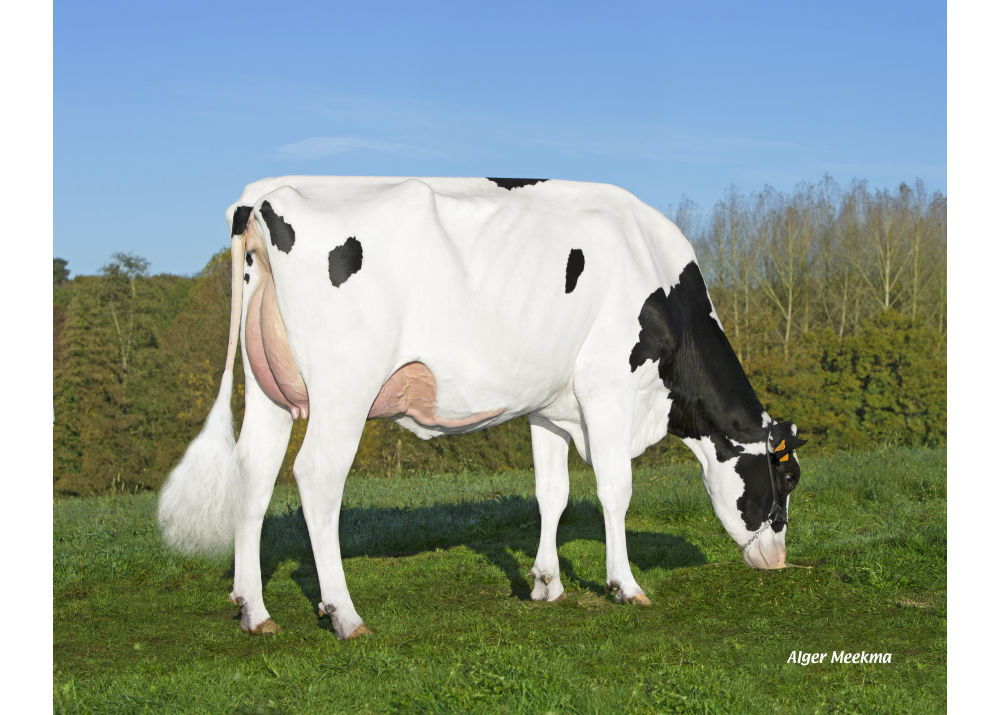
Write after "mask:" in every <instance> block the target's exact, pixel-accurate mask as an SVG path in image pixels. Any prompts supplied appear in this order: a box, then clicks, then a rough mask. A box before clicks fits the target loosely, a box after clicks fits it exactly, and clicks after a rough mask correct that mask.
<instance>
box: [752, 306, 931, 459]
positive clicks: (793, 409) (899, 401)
mask: <svg viewBox="0 0 1000 715" xmlns="http://www.w3.org/2000/svg"><path fill="white" fill-rule="evenodd" d="M748 367H749V369H748V373H749V375H750V378H751V382H752V383H753V385H754V388H755V389H756V390H757V394H758V396H759V397H760V398H761V401H762V402H763V403H764V405H765V406H766V407H767V408H768V409H769V410H770V411H771V414H772V416H775V417H779V418H780V419H791V420H794V421H795V423H796V424H797V425H798V426H799V430H800V432H801V433H803V434H804V435H805V436H806V437H807V438H808V439H810V440H813V444H810V446H809V447H807V448H806V449H809V450H813V449H817V448H818V449H820V450H824V449H870V448H872V447H874V446H878V445H881V444H899V445H906V446H916V445H926V446H931V447H934V446H942V445H944V444H946V442H947V393H946V384H947V374H946V373H947V357H946V354H945V346H944V340H943V339H942V338H941V336H940V335H938V334H937V333H936V332H934V331H932V330H930V329H929V328H927V327H926V325H924V324H923V323H921V322H918V321H915V320H912V319H910V318H907V317H904V316H902V315H900V314H898V313H896V312H894V311H889V312H886V313H883V314H881V315H880V316H878V317H876V318H875V319H873V320H871V321H869V322H867V323H865V324H864V325H863V326H862V327H861V329H860V330H859V331H858V333H857V334H856V335H853V336H850V337H845V338H843V340H841V339H840V338H838V337H837V336H836V335H835V334H834V333H833V332H832V331H830V330H826V331H823V332H821V333H812V334H810V335H807V336H806V337H805V338H804V339H803V344H802V346H801V349H800V350H799V351H798V352H797V354H796V355H794V356H793V357H792V358H791V360H789V361H786V360H784V359H783V358H781V357H779V356H777V355H771V356H768V357H766V358H764V359H761V360H758V361H757V362H755V363H753V364H751V365H750V366H748Z"/></svg>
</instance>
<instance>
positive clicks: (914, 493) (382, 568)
mask: <svg viewBox="0 0 1000 715" xmlns="http://www.w3.org/2000/svg"><path fill="white" fill-rule="evenodd" d="M801 461H802V475H803V476H802V481H801V484H800V486H799V488H798V489H797V490H796V492H795V494H794V495H793V497H792V502H791V509H790V520H791V529H790V532H789V535H788V540H787V545H788V560H789V562H790V563H791V564H794V565H795V567H793V568H787V569H785V570H782V571H777V572H762V571H754V570H752V569H750V568H748V567H746V566H744V565H743V563H742V561H741V560H740V558H739V550H738V548H737V547H736V546H735V544H733V543H732V542H731V541H730V539H729V537H728V536H726V534H725V532H724V531H723V530H722V527H721V526H720V524H719V523H718V521H717V519H716V518H715V516H714V514H713V513H712V510H711V506H710V504H709V501H708V497H707V495H706V494H705V491H704V488H703V487H702V485H701V478H700V473H699V470H698V468H697V466H696V465H695V464H693V463H688V464H679V465H674V466H669V467H661V468H658V469H653V468H649V467H643V468H641V469H638V470H637V472H636V476H635V489H634V497H633V501H632V507H631V509H630V510H629V514H628V519H627V530H628V548H629V556H630V557H631V559H632V564H633V571H634V573H635V575H636V578H637V579H638V581H639V583H640V585H642V587H643V588H644V589H645V591H646V593H647V595H649V597H650V598H651V599H652V602H653V605H652V606H649V607H642V606H629V605H619V604H615V603H614V602H613V601H612V599H611V597H610V596H609V595H608V594H607V593H606V592H605V589H604V533H603V532H604V529H603V522H602V518H601V512H600V507H599V504H598V501H597V497H596V494H595V486H594V480H593V475H592V473H588V472H579V473H574V474H573V475H572V477H571V478H572V491H571V501H570V506H569V508H568V509H567V511H566V513H565V514H564V515H563V518H562V522H561V526H560V531H559V554H560V561H561V566H562V574H563V576H562V578H563V583H564V584H565V586H566V590H567V595H568V599H567V600H566V601H565V602H564V603H560V604H536V603H533V602H531V601H530V599H529V592H530V582H529V581H528V580H526V579H525V576H524V575H525V574H526V573H527V571H528V570H529V569H530V567H531V564H532V561H533V558H534V554H535V549H536V547H537V543H538V533H539V518H538V509H537V504H536V502H535V500H534V497H533V486H534V483H533V476H532V474H531V473H530V472H523V471H522V472H514V473H503V474H457V475H456V474H450V475H440V476H433V475H429V476H409V477H397V478H374V477H363V476H362V477H352V478H350V479H349V480H348V484H347V491H346V498H345V506H344V511H343V513H342V516H341V534H342V547H343V552H344V557H345V560H344V568H345V571H346V573H347V579H348V585H349V586H350V588H351V593H352V595H353V598H354V602H355V605H356V606H357V609H358V612H359V613H360V614H361V616H362V617H363V618H364V619H365V623H366V625H367V626H368V627H369V628H371V629H372V630H373V631H374V634H373V635H368V636H364V637H361V638H358V639H356V640H353V641H348V642H343V641H339V640H337V639H336V637H335V636H334V634H333V633H332V631H331V630H330V627H329V622H328V620H326V619H322V618H320V617H319V616H318V615H317V613H316V609H315V606H316V603H317V602H318V601H319V600H320V594H319V589H318V583H317V578H316V571H315V566H314V564H313V560H312V552H311V550H310V546H309V541H308V535H307V532H306V527H305V523H304V521H303V519H302V512H301V509H300V506H299V501H298V494H297V492H296V491H295V488H294V487H285V486H281V487H279V488H278V489H277V490H276V492H275V495H274V498H273V500H272V504H271V509H270V512H269V516H268V518H267V520H266V521H265V523H264V533H263V546H262V561H263V565H264V575H265V587H264V596H265V599H266V601H267V605H268V607H269V610H270V612H271V615H272V617H273V618H274V620H275V621H276V622H277V623H278V624H279V625H280V626H281V627H282V628H283V629H284V632H283V633H281V634H279V635H277V636H274V637H253V636H248V635H245V634H244V633H242V632H241V631H240V629H239V625H238V618H237V609H236V607H234V606H232V605H230V604H229V602H228V601H227V596H228V594H229V592H230V588H231V578H232V571H231V566H232V564H231V557H230V558H228V559H227V558H220V559H214V560H211V559H202V558H183V557H180V556H178V555H176V554H174V553H171V552H170V551H168V550H166V549H165V548H164V547H163V545H162V544H161V542H160V539H159V535H158V533H157V529H156V522H155V513H156V495H155V494H153V493H149V492H145V493H144V492H140V493H138V494H128V493H124V494H123V493H117V494H113V495H107V496H101V497H88V498H69V499H63V500H58V501H57V502H56V503H55V505H54V515H55V516H54V533H53V566H54V592H55V604H54V606H55V607H54V614H55V616H54V622H53V636H54V641H55V643H54V673H53V697H54V707H55V711H56V712H57V713H91V712H93V713H351V714H352V715H353V714H355V713H384V712H416V713H451V712H481V713H492V712H498V713H499V712H503V713H605V712H607V713H618V714H623V715H624V714H627V713H678V712H685V713H686V712H691V713H730V712H732V713H758V712H767V713H816V712H819V713H882V712H891V713H938V712H944V710H945V693H946V686H945V663H946V645H945V642H946V640H945V636H946V613H947V599H946V593H947V591H946V568H945V566H946V538H947V537H946V533H947V532H946V529H947V524H946V508H945V507H946V451H945V450H930V449H893V450H883V451H875V452H869V453H862V454H843V453H841V454H837V455H831V456H826V457H817V458H813V459H810V458H808V456H805V457H803V458H802V460H801ZM834 650H836V651H842V650H843V651H848V652H860V651H866V652H869V653H870V652H879V653H892V662H891V663H889V664H874V665H871V664H865V665H862V664H840V663H833V664H831V663H830V657H829V656H828V657H827V658H826V659H825V663H823V664H816V665H808V666H802V665H797V664H793V663H788V662H787V660H788V657H789V655H790V654H791V653H792V651H807V652H810V653H812V652H816V653H830V652H831V651H834Z"/></svg>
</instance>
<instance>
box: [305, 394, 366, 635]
mask: <svg viewBox="0 0 1000 715" xmlns="http://www.w3.org/2000/svg"><path fill="white" fill-rule="evenodd" d="M355 422H356V424H355ZM363 427H364V417H361V419H360V420H359V421H358V420H355V421H350V420H336V419H325V418H324V414H323V410H321V409H317V408H316V407H314V408H313V409H312V416H311V417H310V419H309V427H308V428H307V429H306V436H305V439H304V440H303V441H302V448H301V449H300V450H299V455H298V457H296V459H295V466H294V467H293V471H294V474H295V481H296V482H297V483H298V487H299V494H300V495H301V497H302V513H303V515H304V516H305V519H306V526H307V527H308V528H309V540H310V541H311V542H312V549H313V556H314V557H315V559H316V572H317V575H318V576H319V588H320V598H321V599H322V600H321V601H320V602H319V603H318V604H317V607H318V609H319V612H320V614H325V615H328V616H330V621H331V623H332V624H333V630H334V632H335V633H336V634H337V636H338V637H339V638H342V639H345V640H346V639H348V638H355V637H357V636H359V635H361V634H363V633H370V632H371V631H369V630H368V629H367V628H365V625H364V623H363V622H362V620H361V616H359V615H358V612H357V611H356V610H355V609H354V602H353V601H352V600H351V594H350V592H349V591H348V590H347V580H346V579H345V578H344V566H343V564H342V563H341V558H340V505H341V500H342V498H343V495H344V483H345V482H346V481H347V473H348V471H349V470H350V468H351V462H353V461H354V454H355V452H357V449H358V442H359V441H360V439H361V430H362V428H363Z"/></svg>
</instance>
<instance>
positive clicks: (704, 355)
mask: <svg viewBox="0 0 1000 715" xmlns="http://www.w3.org/2000/svg"><path fill="white" fill-rule="evenodd" d="M647 360H652V361H653V362H656V361H659V365H658V366H657V368H658V374H659V377H660V379H661V380H662V381H663V385H664V386H665V387H666V388H667V389H668V390H669V391H670V397H671V400H672V402H671V405H670V416H669V427H668V431H669V432H670V433H671V434H673V435H676V436H678V437H680V438H682V439H686V438H692V439H700V438H702V437H709V438H710V439H711V440H712V443H713V445H714V446H715V451H716V457H717V458H718V459H719V461H727V460H729V459H732V458H733V457H738V460H737V462H736V471H737V473H738V474H739V475H740V476H741V477H742V478H743V481H744V483H745V485H746V488H745V490H744V493H743V495H742V496H741V497H740V499H739V500H738V501H737V507H738V508H739V509H740V511H741V512H742V513H743V520H744V522H745V523H746V525H747V528H748V529H750V530H751V531H755V530H757V529H759V528H760V525H761V524H762V523H763V522H764V520H765V519H767V516H768V514H769V513H770V511H771V505H772V502H773V496H772V490H771V480H770V477H769V472H768V468H767V460H768V459H769V457H768V456H767V455H759V454H758V455H753V454H745V453H744V449H743V447H741V446H740V445H738V444H735V443H734V442H741V443H743V444H752V443H760V442H763V441H764V440H765V439H766V438H767V429H765V428H764V427H763V426H762V423H761V418H762V414H763V412H764V407H763V406H762V405H761V403H760V400H758V399H757V395H756V394H755V393H754V391H753V387H751V385H750V381H749V380H748V379H747V376H746V373H745V372H743V368H742V366H741V365H740V361H739V359H737V357H736V353H735V352H733V348H732V346H731V345H730V344H729V340H728V339H727V338H726V334H725V333H724V332H722V328H721V327H719V324H718V322H716V320H715V318H713V317H712V303H711V301H710V300H709V297H708V290H707V289H706V287H705V281H704V279H703V278H702V275H701V271H700V270H698V265H697V264H696V263H695V262H694V261H692V262H691V263H689V264H687V266H685V267H684V270H683V271H681V275H680V279H679V281H678V283H677V285H675V286H674V287H673V288H672V289H671V290H670V293H669V295H668V294H667V293H666V292H665V291H664V290H663V289H662V288H658V289H657V290H655V291H654V292H653V293H651V294H650V296H649V297H648V298H646V301H645V302H644V303H643V305H642V309H641V310H640V311H639V340H638V342H636V344H635V346H634V347H633V348H632V353H631V355H629V365H630V366H631V368H632V372H635V371H636V370H637V369H638V367H639V366H640V365H642V364H643V363H645V362H646V361H647ZM776 481H777V480H776ZM787 493H788V492H787V490H785V491H784V492H783V494H787ZM775 526H777V525H775ZM780 528H784V525H781V526H780Z"/></svg>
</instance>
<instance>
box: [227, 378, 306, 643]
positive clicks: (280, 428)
mask: <svg viewBox="0 0 1000 715" xmlns="http://www.w3.org/2000/svg"><path fill="white" fill-rule="evenodd" d="M247 374H248V378H247V380H246V400H247V403H246V411H245V413H244V419H243V427H242V429H241V430H240V439H239V442H237V444H236V458H237V459H238V460H239V466H240V470H241V473H242V475H243V480H242V482H241V488H242V489H243V495H242V496H243V499H242V504H241V507H242V510H243V513H242V514H241V518H240V519H239V520H238V522H237V525H236V534H235V537H236V538H235V547H236V549H235V551H236V553H235V559H234V561H233V591H232V593H231V594H230V595H229V600H230V601H232V602H233V603H234V604H236V605H238V606H239V607H240V628H242V629H243V630H244V631H245V632H247V633H250V634H253V635H270V634H275V633H279V632H280V631H281V629H280V628H278V626H277V624H275V622H274V621H272V620H271V616H270V614H268V612H267V608H265V607H264V594H263V590H262V584H261V576H260V532H261V527H262V526H263V524H264V515H265V513H266V512H267V506H268V504H269V503H270V501H271V493H272V491H273V490H274V481H275V479H277V478H278V470H279V469H281V460H282V459H283V458H284V456H285V449H286V448H287V446H288V438H289V435H290V434H291V430H292V417H291V415H290V414H289V413H288V410H286V409H284V408H282V407H278V406H277V405H275V404H274V403H273V402H271V400H270V399H268V398H267V397H266V396H265V395H264V393H263V392H262V391H261V390H260V388H259V387H258V386H257V383H256V381H254V379H253V378H252V377H249V374H250V371H249V370H248V371H247Z"/></svg>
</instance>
